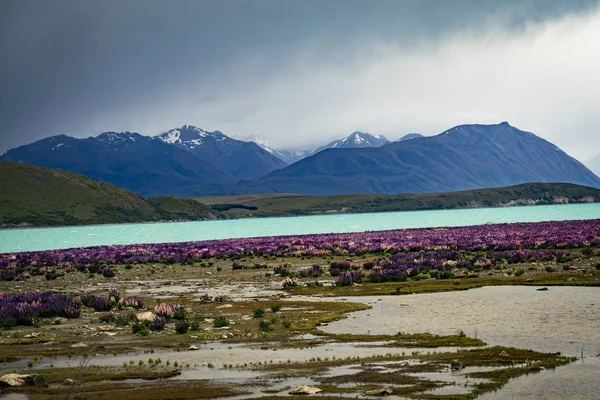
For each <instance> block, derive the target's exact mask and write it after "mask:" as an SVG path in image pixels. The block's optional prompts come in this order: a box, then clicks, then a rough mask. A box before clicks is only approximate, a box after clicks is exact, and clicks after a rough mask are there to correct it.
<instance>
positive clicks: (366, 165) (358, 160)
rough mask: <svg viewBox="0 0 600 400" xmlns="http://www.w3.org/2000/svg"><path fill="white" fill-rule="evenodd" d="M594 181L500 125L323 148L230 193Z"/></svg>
mask: <svg viewBox="0 0 600 400" xmlns="http://www.w3.org/2000/svg"><path fill="white" fill-rule="evenodd" d="M527 182H563V183H576V184H580V185H585V186H590V187H596V188H598V187H600V178H598V177H597V176H596V175H594V174H593V173H592V172H591V171H590V170H588V169H587V168H586V167H585V166H584V165H583V164H581V163H580V162H579V161H577V160H575V159H574V158H572V157H570V156H568V155H567V154H566V153H564V152H563V151H562V150H560V149H559V148H558V147H556V146H555V145H553V144H552V143H550V142H548V141H546V140H544V139H541V138H539V137H537V136H536V135H534V134H533V133H529V132H524V131H521V130H519V129H517V128H515V127H513V126H511V125H510V124H508V123H507V122H503V123H500V124H496V125H461V126H457V127H454V128H452V129H449V130H447V131H445V132H442V133H441V134H439V135H436V136H432V137H417V138H413V139H410V140H401V141H398V142H393V143H390V144H387V145H384V146H381V147H372V148H364V149H356V148H354V149H328V150H324V151H322V152H320V153H318V154H315V155H313V156H311V157H308V158H305V159H303V160H300V161H298V162H296V163H294V164H292V165H290V166H288V167H286V168H283V169H280V170H276V171H273V172H271V173H270V174H268V175H266V176H265V177H263V178H261V179H259V180H258V181H255V182H252V183H243V184H238V185H236V186H235V187H234V188H233V189H232V191H233V192H236V193H267V192H281V193H302V194H309V195H331V194H351V193H388V194H391V193H427V192H449V191H456V190H468V189H476V188H485V187H500V186H510V185H517V184H521V183H527Z"/></svg>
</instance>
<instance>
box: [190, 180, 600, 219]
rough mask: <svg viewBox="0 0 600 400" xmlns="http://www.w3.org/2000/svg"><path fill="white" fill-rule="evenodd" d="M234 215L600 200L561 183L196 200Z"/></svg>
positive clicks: (584, 189) (587, 190)
mask: <svg viewBox="0 0 600 400" xmlns="http://www.w3.org/2000/svg"><path fill="white" fill-rule="evenodd" d="M195 199H196V200H198V201H200V202H202V203H204V204H208V205H213V207H215V208H218V209H220V210H225V209H227V208H226V207H224V205H227V204H230V205H242V206H244V208H242V207H233V208H230V209H229V210H227V213H228V214H229V215H230V216H232V217H243V216H250V215H251V216H255V217H267V216H285V215H314V214H327V213H340V212H347V213H361V212H384V211H414V210H440V209H455V208H476V207H506V206H516V205H536V204H539V205H541V204H558V203H584V202H600V190H598V189H594V188H589V187H586V186H579V185H573V184H566V183H565V184H564V183H528V184H523V185H517V186H509V187H503V188H493V189H478V190H467V191H462V192H449V193H418V194H398V195H385V194H365V195H337V196H299V195H294V194H273V193H266V194H264V195H239V196H207V197H196V198H195Z"/></svg>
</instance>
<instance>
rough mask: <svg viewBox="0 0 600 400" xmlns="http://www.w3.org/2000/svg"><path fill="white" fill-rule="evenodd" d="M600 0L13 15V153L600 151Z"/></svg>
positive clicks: (253, 0)
mask: <svg viewBox="0 0 600 400" xmlns="http://www.w3.org/2000/svg"><path fill="white" fill-rule="evenodd" d="M599 4H600V3H599V2H598V1H597V0H589V1H588V0H569V1H564V0H518V1H517V0H514V1H512V0H507V1H500V0H391V1H386V0H378V1H368V0H339V1H338V0H297V1H296V0H285V1H282V0H215V1H210V0H193V1H184V0H176V1H170V0H164V1H158V0H104V1H101V2H99V1H95V0H54V1H44V0H36V1H32V0H3V1H1V2H0V153H2V152H4V151H5V150H7V149H9V148H12V147H15V146H17V145H22V144H26V143H30V142H32V141H35V140H37V139H40V138H43V137H47V136H51V135H55V134H59V133H64V134H68V135H72V136H77V137H86V136H89V135H95V134H97V133H100V132H103V131H109V130H112V131H125V130H129V131H137V132H140V133H143V134H157V133H161V132H164V131H166V130H168V129H170V128H173V127H178V126H181V125H183V124H193V125H197V126H199V127H202V128H205V129H208V130H215V129H218V130H221V131H223V132H224V133H226V134H228V135H230V136H234V137H239V138H244V137H249V136H253V135H257V136H261V137H263V138H265V139H266V140H267V141H268V142H269V143H270V144H271V145H272V146H275V147H309V146H312V145H315V144H323V143H324V142H327V141H328V140H330V139H334V138H339V137H342V136H345V135H347V134H349V133H350V132H352V131H355V130H361V131H368V132H373V133H380V134H384V135H385V136H387V137H388V139H392V140H394V139H397V138H399V137H400V136H402V135H404V134H406V133H408V132H420V133H423V134H425V135H432V134H436V133H440V132H442V131H443V130H445V129H447V128H450V127H452V126H454V125H458V124H463V123H496V122H501V121H505V120H506V121H509V122H510V123H511V124H512V125H514V126H516V127H518V128H521V129H524V130H528V131H531V132H534V133H536V134H537V135H539V136H542V137H544V138H546V139H548V140H550V141H552V142H553V143H555V144H557V145H558V146H560V147H561V148H563V149H564V150H565V151H567V152H568V153H569V154H571V155H573V156H575V157H577V158H579V159H580V160H587V159H588V158H590V157H592V156H593V155H595V154H597V153H600V109H599V107H598V105H599V104H600V51H598V46H599V44H598V43H600V5H599Z"/></svg>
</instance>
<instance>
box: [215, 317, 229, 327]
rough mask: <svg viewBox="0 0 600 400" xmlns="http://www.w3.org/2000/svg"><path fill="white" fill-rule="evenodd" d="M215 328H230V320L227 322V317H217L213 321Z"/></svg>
mask: <svg viewBox="0 0 600 400" xmlns="http://www.w3.org/2000/svg"><path fill="white" fill-rule="evenodd" d="M213 326H214V327H215V328H222V327H224V326H229V320H227V318H225V317H217V318H215V320H214V321H213Z"/></svg>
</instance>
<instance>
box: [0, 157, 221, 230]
mask: <svg viewBox="0 0 600 400" xmlns="http://www.w3.org/2000/svg"><path fill="white" fill-rule="evenodd" d="M223 217H226V216H225V215H224V214H222V213H219V212H216V211H212V210H211V209H210V208H209V207H207V206H204V205H203V204H200V203H198V202H195V201H193V200H190V199H179V198H168V197H163V198H155V199H150V200H148V201H147V200H145V199H144V198H142V197H140V196H138V195H137V194H135V193H133V192H130V191H128V190H125V189H122V188H120V187H118V186H115V185H113V184H111V183H106V182H99V181H95V180H93V179H90V178H88V177H86V176H84V175H80V174H76V173H73V172H68V171H64V170H60V169H51V168H43V167H35V166H32V165H27V164H21V163H13V162H0V227H12V226H51V225H80V224H104V223H124V222H147V221H159V220H184V219H185V220H198V219H215V218H223Z"/></svg>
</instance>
